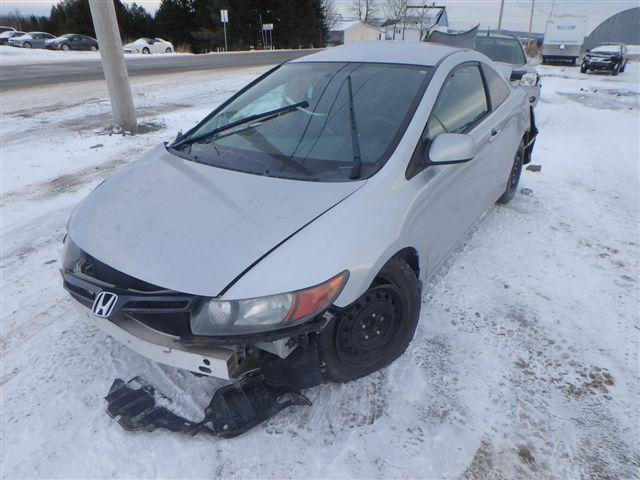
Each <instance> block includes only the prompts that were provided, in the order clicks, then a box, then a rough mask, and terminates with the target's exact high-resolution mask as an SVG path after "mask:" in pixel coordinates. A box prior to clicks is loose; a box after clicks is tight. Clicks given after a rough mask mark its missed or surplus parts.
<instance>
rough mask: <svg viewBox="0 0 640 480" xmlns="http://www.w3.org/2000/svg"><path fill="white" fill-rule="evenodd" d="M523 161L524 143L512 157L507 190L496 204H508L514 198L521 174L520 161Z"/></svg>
mask: <svg viewBox="0 0 640 480" xmlns="http://www.w3.org/2000/svg"><path fill="white" fill-rule="evenodd" d="M523 159H524V143H522V142H520V145H518V150H517V151H516V154H515V156H514V157H513V166H512V167H511V173H510V174H509V180H507V188H506V189H505V191H504V193H503V194H502V195H501V196H500V198H499V199H498V203H499V204H502V205H504V204H505V203H509V202H510V201H511V200H512V199H513V197H515V195H516V192H517V191H518V183H520V175H521V174H522V160H523Z"/></svg>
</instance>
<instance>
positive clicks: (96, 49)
mask: <svg viewBox="0 0 640 480" xmlns="http://www.w3.org/2000/svg"><path fill="white" fill-rule="evenodd" d="M89 50H91V51H92V52H97V51H98V47H96V46H95V45H91V46H90V47H89Z"/></svg>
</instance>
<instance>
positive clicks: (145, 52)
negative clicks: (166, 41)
mask: <svg viewBox="0 0 640 480" xmlns="http://www.w3.org/2000/svg"><path fill="white" fill-rule="evenodd" d="M150 53H151V50H149V49H148V48H147V47H144V48H143V49H142V54H143V55H149V54H150Z"/></svg>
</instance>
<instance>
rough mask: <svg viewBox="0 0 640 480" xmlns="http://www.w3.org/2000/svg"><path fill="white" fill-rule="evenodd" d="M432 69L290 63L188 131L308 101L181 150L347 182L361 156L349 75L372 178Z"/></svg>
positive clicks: (262, 169) (245, 166)
mask: <svg viewBox="0 0 640 480" xmlns="http://www.w3.org/2000/svg"><path fill="white" fill-rule="evenodd" d="M430 72H431V68H430V67H415V66H405V65H389V64H362V63H358V64H354V63H320V62H314V63H311V62H309V63H302V62H301V63H291V64H286V65H283V66H282V67H280V68H278V69H277V70H276V71H274V72H273V73H272V74H270V75H269V76H267V77H265V78H264V79H263V80H261V81H260V82H258V83H257V84H255V85H254V86H252V87H251V88H250V89H248V90H247V91H245V92H244V93H242V94H241V95H239V96H238V97H237V98H235V99H234V100H233V101H231V102H230V103H229V104H228V105H226V106H225V107H224V108H222V109H221V110H220V111H218V112H216V113H215V114H214V115H212V116H211V117H210V118H208V119H207V120H206V121H205V122H204V123H203V124H202V125H201V126H200V127H199V128H197V129H195V130H194V131H192V132H190V135H189V136H190V137H197V136H201V135H203V134H205V135H206V134H207V133H208V132H210V131H212V130H214V129H217V128H221V127H224V126H225V125H228V124H231V123H235V122H239V121H241V120H242V119H243V118H246V117H249V116H255V115H259V114H262V113H264V112H270V111H273V110H278V109H282V108H283V107H288V106H295V105H297V104H300V105H301V106H299V107H297V108H293V109H291V110H290V111H288V112H283V113H281V114H279V115H276V116H269V117H266V118H261V119H259V120H255V121H251V122H249V123H244V124H241V125H239V126H237V127H233V128H231V129H227V130H223V131H222V132H220V133H219V134H215V135H212V136H210V137H207V138H203V139H201V140H199V141H197V142H194V143H193V144H191V145H189V146H188V147H186V148H185V147H181V148H182V150H183V151H185V153H187V154H188V155H189V157H190V158H193V159H197V160H198V161H201V162H203V163H208V164H211V165H215V166H221V167H224V168H231V169H235V170H241V171H245V172H250V173H257V174H268V175H276V176H285V177H291V178H301V179H313V180H328V181H329V180H348V179H349V174H350V172H351V168H352V166H353V156H354V155H353V143H352V137H351V135H352V124H351V117H350V109H349V105H350V104H349V92H348V88H347V78H348V77H349V76H350V77H351V84H352V91H353V104H354V112H355V117H356V125H357V132H358V140H359V144H360V150H361V157H362V177H366V176H368V175H371V174H372V173H374V172H375V171H377V169H378V168H379V167H380V166H381V165H382V164H383V163H384V161H386V159H387V158H388V156H389V155H390V154H391V152H392V151H393V149H394V148H395V146H396V144H397V142H398V140H399V137H400V136H401V134H402V133H403V132H404V129H405V128H406V124H407V123H408V121H409V120H410V118H411V115H412V114H413V111H414V110H415V107H416V104H417V101H418V100H419V96H420V95H421V94H422V93H423V92H424V89H425V88H426V84H427V81H428V77H429V74H430ZM240 123H241V122H240Z"/></svg>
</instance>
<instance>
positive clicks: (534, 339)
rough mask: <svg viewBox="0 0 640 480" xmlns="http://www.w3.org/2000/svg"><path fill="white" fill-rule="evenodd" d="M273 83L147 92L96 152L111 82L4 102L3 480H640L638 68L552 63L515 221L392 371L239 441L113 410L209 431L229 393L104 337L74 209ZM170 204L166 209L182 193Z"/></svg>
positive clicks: (461, 263)
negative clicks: (77, 305) (89, 301)
mask: <svg viewBox="0 0 640 480" xmlns="http://www.w3.org/2000/svg"><path fill="white" fill-rule="evenodd" d="M265 69H266V68H263V69H251V70H243V71H237V72H231V71H218V70H216V71H215V72H194V73H188V74H180V75H175V76H171V75H165V76H163V77H157V78H152V77H141V78H136V79H134V81H133V84H134V94H135V102H136V107H137V109H138V111H139V112H140V114H141V115H142V120H143V121H154V122H159V123H161V124H164V125H165V127H166V128H165V129H164V130H160V131H156V132H153V133H149V134H147V135H138V136H134V137H130V136H127V137H122V136H119V135H114V136H108V135H102V134H101V133H102V131H103V128H104V125H105V124H106V123H108V121H109V118H110V117H109V105H108V102H107V100H106V98H107V96H106V92H105V91H104V90H103V89H102V87H101V86H100V85H101V84H100V83H97V82H91V83H87V84H74V85H63V86H60V88H59V89H56V90H55V95H52V94H51V90H50V89H44V88H43V89H38V88H33V89H29V96H28V97H25V96H24V95H22V96H21V95H20V94H19V92H18V91H11V92H3V114H2V118H1V119H0V122H1V123H0V131H1V132H2V133H1V135H2V139H1V140H2V141H1V142H0V155H1V159H2V193H1V196H0V209H1V213H2V216H1V221H2V230H1V243H0V258H1V263H0V268H2V280H1V282H2V283H1V284H0V295H1V299H0V300H1V302H0V308H1V309H2V315H1V318H0V322H1V327H2V328H1V330H0V334H1V345H2V349H1V351H0V352H1V353H0V354H1V362H0V374H1V375H0V379H1V384H2V387H1V388H2V391H1V393H2V417H1V424H0V438H2V439H3V441H2V442H1V444H0V455H1V458H0V460H1V463H2V477H3V478H71V477H73V478H150V477H154V478H176V477H180V478H183V477H194V478H205V477H206V478H212V477H215V478H433V479H436V478H438V479H439V478H460V477H461V478H594V477H598V478H634V477H636V476H637V465H636V463H637V462H636V459H637V458H638V455H639V452H638V442H637V439H638V438H639V437H640V431H639V429H640V418H639V415H640V413H639V412H640V408H639V405H638V398H639V397H640V387H639V385H638V361H639V358H638V353H639V339H638V330H639V329H640V325H639V320H638V307H639V303H640V298H639V289H638V285H639V282H640V278H639V274H638V272H639V267H640V265H639V256H640V254H639V248H640V247H639V242H640V241H639V239H638V229H639V213H640V212H639V205H640V198H639V196H640V185H639V165H638V163H639V152H638V149H639V144H638V131H640V118H639V116H638V112H639V105H638V99H639V98H640V82H639V80H640V69H639V66H638V64H637V63H632V64H629V66H628V67H627V71H626V72H624V73H623V74H621V75H619V76H617V77H611V76H609V75H598V74H593V75H582V74H580V73H579V71H578V69H577V68H575V67H553V66H543V67H540V72H541V74H542V75H543V87H542V98H541V100H540V103H539V104H538V107H537V110H536V113H537V121H538V126H539V128H540V136H539V139H538V141H537V143H536V150H535V152H534V156H533V162H534V163H536V164H541V165H542V171H541V172H539V173H534V172H530V171H526V170H525V171H524V172H523V177H522V181H521V184H520V188H521V189H523V190H522V191H521V193H519V194H518V195H517V196H516V197H515V199H514V200H513V202H512V203H510V204H509V205H507V206H504V207H495V208H493V209H491V210H490V211H489V212H488V213H487V215H486V216H485V218H484V219H483V220H482V221H481V222H480V223H479V224H478V225H477V227H476V228H475V230H474V232H473V234H472V236H471V237H470V238H469V239H468V241H467V242H466V245H465V246H464V247H463V248H461V249H459V250H458V251H457V252H456V253H455V254H454V258H453V260H452V261H450V262H449V263H448V265H445V267H444V268H443V269H442V270H441V271H440V272H439V273H438V275H436V276H435V277H434V278H433V279H432V280H431V281H430V282H429V283H428V284H427V285H425V291H424V295H423V309H422V315H421V319H420V325H419V327H418V330H417V332H416V337H415V339H414V341H413V343H412V344H411V345H410V347H409V349H408V350H407V352H406V353H405V354H404V355H403V356H402V357H401V358H400V359H399V360H398V361H397V362H395V363H394V364H393V365H391V366H390V367H388V368H386V369H384V370H383V371H381V372H379V373H377V374H374V375H372V376H370V377H368V378H364V379H361V380H359V381H356V382H351V383H349V384H344V385H324V386H321V387H317V388H314V389H312V390H311V391H309V392H308V394H309V396H310V398H311V400H312V401H313V402H314V405H313V406H312V407H310V408H294V409H291V410H287V411H285V412H282V413H281V414H279V415H278V416H276V417H274V418H273V419H271V420H269V421H268V422H266V423H265V424H263V425H261V426H259V427H257V428H256V429H254V430H252V431H251V432H249V433H248V434H246V435H244V436H242V437H240V438H238V439H234V440H228V441H227V440H222V441H220V440H218V439H215V438H210V437H206V436H197V437H193V438H191V437H186V436H179V435H175V434H171V433H169V432H166V431H156V432H152V433H148V432H135V433H129V432H125V431H124V430H122V429H121V428H120V427H119V426H118V425H117V424H116V422H115V421H114V420H113V419H111V418H109V417H108V416H107V415H106V414H105V413H104V408H105V401H104V399H103V397H104V395H105V394H106V392H107V391H108V388H109V386H110V385H111V382H112V380H113V379H114V378H116V377H121V378H124V379H129V378H131V377H133V376H135V375H143V376H144V377H146V378H147V380H149V381H150V382H151V383H152V384H154V385H156V386H157V387H158V388H159V389H160V390H162V391H163V392H165V393H166V394H167V395H168V396H170V397H171V398H173V399H174V401H175V403H176V404H177V406H178V409H179V410H180V411H183V412H186V413H187V414H189V415H190V416H191V417H192V418H193V419H199V416H200V415H201V412H202V409H203V407H204V406H206V404H207V403H208V400H209V398H210V396H211V394H212V393H213V391H214V390H215V389H216V388H217V387H218V386H219V385H220V384H219V383H218V382H216V381H213V380H211V379H207V378H196V377H194V376H193V375H191V374H190V373H187V372H184V371H179V370H176V369H172V368H169V367H164V366H161V365H157V364H154V363H153V362H150V361H148V360H146V359H145V358H143V357H141V356H139V355H137V354H135V353H133V352H132V351H130V350H128V349H127V348H126V347H124V346H122V345H119V344H117V343H116V342H115V341H113V340H112V339H110V338H108V337H106V336H105V335H103V334H102V333H101V332H99V331H97V330H95V329H93V328H91V327H89V326H88V325H87V324H86V323H85V322H84V321H83V320H82V319H81V317H79V316H78V315H77V314H76V313H75V311H74V309H73V308H72V301H71V300H70V299H69V297H68V295H67V294H66V293H65V292H64V290H63V289H62V286H61V282H60V275H59V273H58V268H59V267H60V260H59V259H60V253H61V246H62V245H61V240H62V237H63V236H64V232H65V225H66V221H67V219H68V217H69V213H70V211H71V209H72V208H73V207H74V205H76V204H77V203H78V202H79V201H80V199H81V198H83V197H84V196H85V195H86V194H87V193H88V192H90V191H91V189H92V188H94V187H95V186H96V185H97V184H98V183H99V182H100V181H102V179H103V178H105V177H107V176H109V175H110V174H111V173H112V172H113V171H114V170H115V169H117V168H119V167H120V166H121V165H123V164H126V163H128V162H131V161H134V160H135V159H137V158H140V156H141V155H143V154H144V152H145V151H148V150H149V149H150V148H151V147H152V146H153V145H155V144H157V143H159V142H160V141H162V140H169V139H171V138H172V137H173V136H174V135H175V133H176V132H177V131H178V130H179V129H183V130H184V129H186V128H188V127H189V126H191V125H193V124H194V123H195V122H196V121H197V120H198V119H200V118H201V117H202V116H203V115H204V114H205V113H206V112H208V111H210V110H211V109H212V108H214V106H215V105H217V104H219V103H220V102H221V101H223V100H224V99H225V98H226V97H228V96H229V95H231V93H232V92H233V91H235V90H237V89H238V88H240V87H241V86H242V85H244V84H245V83H246V82H248V81H249V80H250V79H252V78H254V77H255V76H256V75H258V74H259V73H260V72H261V71H264V70H265ZM168 193H170V192H168Z"/></svg>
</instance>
